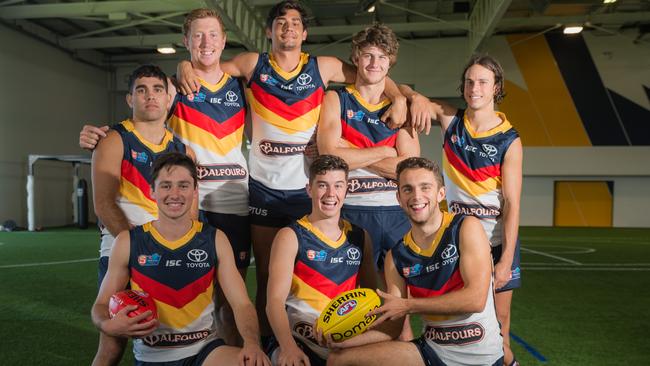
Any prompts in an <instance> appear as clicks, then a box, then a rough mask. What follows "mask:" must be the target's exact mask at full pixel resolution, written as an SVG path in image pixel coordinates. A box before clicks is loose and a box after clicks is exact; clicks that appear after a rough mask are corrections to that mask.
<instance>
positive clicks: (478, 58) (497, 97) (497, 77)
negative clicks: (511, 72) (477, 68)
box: [459, 54, 506, 104]
mask: <svg viewBox="0 0 650 366" xmlns="http://www.w3.org/2000/svg"><path fill="white" fill-rule="evenodd" d="M474 65H481V66H483V67H485V68H486V69H488V70H490V71H492V73H493V74H494V85H496V86H497V90H496V92H495V93H494V103H497V104H499V103H501V102H502V101H503V98H504V97H505V96H506V92H505V90H504V88H503V83H504V79H503V68H502V67H501V64H500V63H499V61H497V59H495V58H494V57H492V56H489V55H485V54H475V55H473V56H472V57H471V58H470V59H469V62H467V65H465V68H464V69H463V74H462V75H461V76H460V88H459V89H460V96H461V97H463V96H464V93H465V74H466V73H467V70H468V69H469V68H470V67H472V66H474Z"/></svg>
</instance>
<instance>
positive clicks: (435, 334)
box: [424, 323, 485, 346]
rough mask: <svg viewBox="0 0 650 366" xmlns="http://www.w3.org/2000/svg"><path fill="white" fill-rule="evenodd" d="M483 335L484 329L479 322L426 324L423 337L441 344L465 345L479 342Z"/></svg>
mask: <svg viewBox="0 0 650 366" xmlns="http://www.w3.org/2000/svg"><path fill="white" fill-rule="evenodd" d="M484 335H485V329H484V328H483V326H482V325H481V324H479V323H469V324H459V325H454V326H448V327H441V326H438V327H433V326H427V327H426V329H425V331H424V337H425V338H426V339H428V340H430V341H433V342H435V343H437V344H439V345H441V346H449V345H454V346H465V345H468V344H472V343H476V342H480V341H481V339H483V336H484Z"/></svg>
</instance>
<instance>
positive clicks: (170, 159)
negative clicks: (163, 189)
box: [151, 151, 199, 189]
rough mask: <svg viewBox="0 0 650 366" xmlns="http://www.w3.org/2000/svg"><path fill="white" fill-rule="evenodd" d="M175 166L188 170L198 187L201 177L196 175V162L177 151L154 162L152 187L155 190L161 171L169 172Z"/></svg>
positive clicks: (161, 156)
mask: <svg viewBox="0 0 650 366" xmlns="http://www.w3.org/2000/svg"><path fill="white" fill-rule="evenodd" d="M175 166H180V167H183V168H185V169H187V171H188V172H190V175H191V176H192V179H193V180H194V187H197V185H198V183H199V177H198V176H197V174H196V164H194V160H192V158H190V157H189V156H187V155H185V154H182V153H180V152H176V151H174V152H169V153H165V154H162V155H160V156H159V157H158V158H157V159H156V160H155V161H154V162H153V166H152V167H151V186H152V187H153V188H154V189H155V186H156V179H158V175H159V174H160V171H161V170H163V169H166V170H167V171H169V170H170V169H171V168H172V167H175Z"/></svg>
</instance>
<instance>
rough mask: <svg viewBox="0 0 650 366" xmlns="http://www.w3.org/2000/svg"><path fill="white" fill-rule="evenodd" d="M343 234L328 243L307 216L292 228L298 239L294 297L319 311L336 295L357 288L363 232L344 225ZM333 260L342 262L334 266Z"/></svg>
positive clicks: (348, 224)
mask: <svg viewBox="0 0 650 366" xmlns="http://www.w3.org/2000/svg"><path fill="white" fill-rule="evenodd" d="M343 223H344V228H343V234H342V235H341V237H340V238H339V240H337V241H332V240H330V239H328V238H327V237H326V236H325V235H324V234H323V233H322V232H320V231H319V230H318V229H317V228H315V227H314V226H312V224H311V223H310V222H309V220H308V219H307V216H305V217H303V218H302V219H300V220H298V221H297V222H295V223H293V224H291V225H290V226H289V227H291V229H293V231H294V232H295V233H296V236H297V237H298V243H299V245H298V254H297V255H296V262H295V265H294V271H293V280H292V285H291V295H292V296H293V297H295V298H297V299H300V300H302V301H304V302H306V303H307V304H309V305H310V306H311V307H312V308H314V309H316V310H318V311H320V310H322V309H324V308H325V306H326V305H327V303H328V302H329V301H330V300H331V299H332V298H334V297H335V296H336V295H337V294H339V293H341V292H344V291H348V290H352V289H354V288H355V287H356V285H357V274H358V272H359V267H360V265H361V255H362V253H363V240H360V238H361V239H362V238H363V231H362V229H360V228H358V227H356V226H352V225H351V224H350V223H349V222H347V221H343ZM333 258H337V260H338V258H340V259H341V260H340V262H334V260H333Z"/></svg>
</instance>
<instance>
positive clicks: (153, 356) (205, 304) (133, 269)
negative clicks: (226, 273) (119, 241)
mask: <svg viewBox="0 0 650 366" xmlns="http://www.w3.org/2000/svg"><path fill="white" fill-rule="evenodd" d="M129 235H130V239H131V252H130V257H129V271H130V275H131V282H130V284H131V288H132V289H134V290H139V291H144V292H147V293H148V294H149V295H151V297H152V298H153V299H154V301H155V303H156V307H157V309H158V320H159V322H160V325H159V326H158V328H157V329H156V330H155V331H154V332H153V333H152V334H150V335H148V336H146V337H143V338H135V339H134V340H133V352H134V354H135V358H136V359H137V360H139V361H144V362H164V361H173V360H178V359H181V358H186V357H190V356H194V355H196V354H197V353H199V351H200V350H201V349H202V348H203V346H204V345H205V344H207V343H208V342H209V341H211V340H212V339H214V338H215V337H216V333H215V332H216V329H215V326H216V323H215V318H214V296H213V295H214V293H213V292H214V291H213V290H214V285H215V280H216V278H217V277H216V271H217V251H216V248H215V235H216V229H215V228H213V227H212V226H210V225H203V224H202V223H201V222H199V221H192V227H191V229H190V230H189V231H188V232H187V233H186V234H185V235H183V236H182V237H181V238H179V239H178V240H175V241H169V240H167V239H165V238H163V237H162V235H161V234H160V233H159V232H158V231H157V230H156V229H155V228H154V226H153V224H152V223H146V224H144V225H142V226H138V227H135V228H134V229H132V230H131V231H130V232H129Z"/></svg>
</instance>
